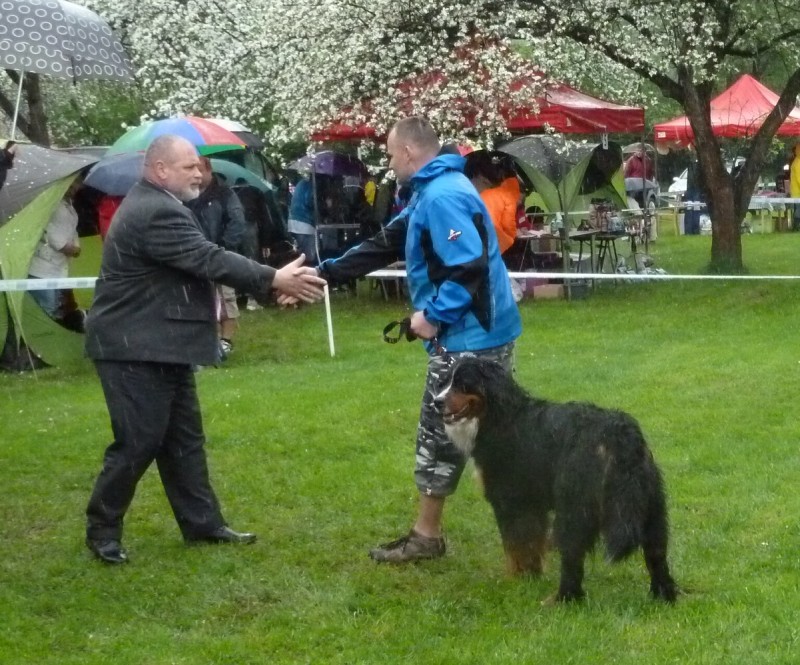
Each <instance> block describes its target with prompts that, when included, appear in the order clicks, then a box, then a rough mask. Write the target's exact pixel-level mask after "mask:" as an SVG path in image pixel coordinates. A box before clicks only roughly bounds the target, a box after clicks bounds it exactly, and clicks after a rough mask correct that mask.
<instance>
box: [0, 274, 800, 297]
mask: <svg viewBox="0 0 800 665" xmlns="http://www.w3.org/2000/svg"><path fill="white" fill-rule="evenodd" d="M508 275H509V277H513V278H514V279H522V280H525V279H562V280H568V281H570V280H578V281H584V280H588V279H596V280H625V281H629V282H637V281H638V282H650V281H665V282H666V281H725V280H727V281H759V280H761V281H764V280H767V281H768V280H772V281H796V280H800V275H662V274H659V273H609V272H602V273H591V272H509V273H508ZM367 277H373V278H376V279H404V278H405V277H406V271H405V270H388V269H387V270H375V271H374V272H371V273H369V274H368V275H367ZM96 281H97V277H64V278H62V279H6V280H2V279H0V293H1V292H4V291H6V292H8V291H42V290H47V289H93V288H94V285H95V282H96Z"/></svg>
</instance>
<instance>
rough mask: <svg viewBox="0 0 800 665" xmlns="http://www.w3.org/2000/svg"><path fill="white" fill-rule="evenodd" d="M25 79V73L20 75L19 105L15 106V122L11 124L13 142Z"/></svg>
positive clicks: (22, 72)
mask: <svg viewBox="0 0 800 665" xmlns="http://www.w3.org/2000/svg"><path fill="white" fill-rule="evenodd" d="M24 79H25V72H24V71H21V72H20V73H19V85H18V86H17V103H16V105H15V106H14V120H13V122H12V123H11V140H12V141H13V140H14V138H15V136H16V132H17V117H18V116H19V103H20V100H21V99H22V81H23V80H24Z"/></svg>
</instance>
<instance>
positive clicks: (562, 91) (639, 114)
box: [311, 82, 644, 141]
mask: <svg viewBox="0 0 800 665" xmlns="http://www.w3.org/2000/svg"><path fill="white" fill-rule="evenodd" d="M522 85H524V83H522V82H519V83H516V84H514V88H515V89H519V87H521V86H522ZM537 105H538V106H539V111H538V113H534V112H533V111H532V110H531V111H526V110H525V109H518V110H516V111H514V112H513V113H510V114H509V117H508V121H507V126H508V129H509V131H511V132H514V133H531V132H536V131H541V130H544V129H545V128H546V127H550V128H551V129H552V130H553V131H556V132H559V133H563V134H602V133H629V134H634V133H640V132H641V131H642V130H643V129H644V109H643V108H640V107H636V106H622V105H620V104H614V103H613V102H609V101H606V100H603V99H598V98H597V97H592V96H591V95H587V94H585V93H583V92H580V91H578V90H575V89H574V88H571V87H570V86H568V85H566V84H564V83H554V84H551V85H550V86H548V88H547V90H546V91H545V93H544V95H542V96H541V97H540V98H538V99H537ZM380 138H382V137H380V136H377V134H376V132H375V130H374V129H373V128H372V127H370V126H369V123H368V122H367V123H361V124H357V125H349V124H347V123H344V122H337V123H333V124H331V125H329V126H328V127H325V128H324V129H321V130H319V131H317V132H315V133H314V134H312V136H311V139H312V140H313V141H354V140H360V139H380Z"/></svg>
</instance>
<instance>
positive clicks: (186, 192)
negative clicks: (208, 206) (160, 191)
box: [173, 185, 200, 203]
mask: <svg viewBox="0 0 800 665" xmlns="http://www.w3.org/2000/svg"><path fill="white" fill-rule="evenodd" d="M173 194H175V196H177V197H178V198H179V199H180V200H181V201H183V202H184V203H188V202H189V201H193V200H194V199H196V198H197V197H198V196H200V185H186V187H184V188H183V189H181V190H179V191H177V192H173Z"/></svg>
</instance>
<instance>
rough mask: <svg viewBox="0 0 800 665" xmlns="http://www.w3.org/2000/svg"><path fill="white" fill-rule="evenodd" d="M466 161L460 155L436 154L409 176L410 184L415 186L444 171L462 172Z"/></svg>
mask: <svg viewBox="0 0 800 665" xmlns="http://www.w3.org/2000/svg"><path fill="white" fill-rule="evenodd" d="M466 161H467V160H466V159H464V158H463V157H462V156H461V155H449V154H445V155H438V156H437V157H434V158H433V159H432V160H431V161H429V162H428V163H427V164H425V166H423V167H422V168H421V169H420V170H419V171H417V172H416V173H415V174H414V175H413V176H411V184H412V185H414V186H415V187H416V186H417V185H421V184H422V183H425V182H428V181H429V180H433V179H434V178H436V177H438V176H440V175H441V174H442V173H444V172H445V171H459V172H461V173H463V172H464V164H465V163H466Z"/></svg>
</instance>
